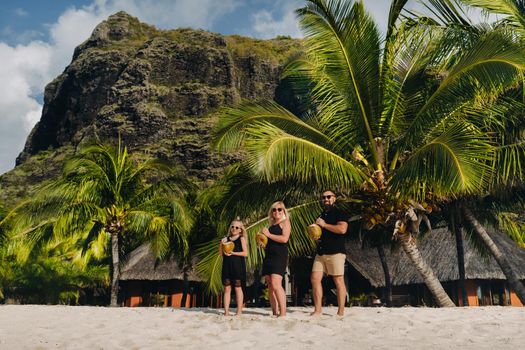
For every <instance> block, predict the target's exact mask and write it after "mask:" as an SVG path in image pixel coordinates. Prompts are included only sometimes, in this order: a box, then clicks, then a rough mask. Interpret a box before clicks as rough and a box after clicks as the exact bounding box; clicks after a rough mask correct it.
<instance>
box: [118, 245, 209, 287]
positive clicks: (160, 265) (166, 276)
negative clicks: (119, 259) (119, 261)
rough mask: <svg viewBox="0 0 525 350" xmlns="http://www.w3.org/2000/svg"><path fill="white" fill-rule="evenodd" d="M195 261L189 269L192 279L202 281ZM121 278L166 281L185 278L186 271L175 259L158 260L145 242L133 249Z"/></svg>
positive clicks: (190, 278)
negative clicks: (195, 268)
mask: <svg viewBox="0 0 525 350" xmlns="http://www.w3.org/2000/svg"><path fill="white" fill-rule="evenodd" d="M194 267H195V263H193V264H192V267H191V269H190V270H189V275H188V278H189V280H190V281H198V282H201V281H202V279H201V278H200V277H199V276H197V274H196V273H195V271H194ZM120 279H121V280H143V281H165V280H183V279H184V273H183V271H182V269H181V268H180V266H179V262H178V261H177V260H175V259H169V260H163V261H158V260H157V259H156V258H155V255H154V254H153V252H152V251H151V249H150V246H149V244H143V245H141V246H140V247H138V248H137V249H135V250H134V251H132V252H131V253H130V255H129V257H128V259H127V261H126V263H125V264H124V267H123V268H122V270H121V275H120Z"/></svg>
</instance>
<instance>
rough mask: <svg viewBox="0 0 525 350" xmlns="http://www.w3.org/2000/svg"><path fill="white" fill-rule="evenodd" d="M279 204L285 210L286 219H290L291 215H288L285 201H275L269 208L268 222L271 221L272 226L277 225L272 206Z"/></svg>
mask: <svg viewBox="0 0 525 350" xmlns="http://www.w3.org/2000/svg"><path fill="white" fill-rule="evenodd" d="M277 204H278V205H279V206H280V207H281V208H283V210H284V219H285V220H288V219H289V218H290V215H288V210H287V209H286V206H285V205H284V203H283V202H282V201H277V202H274V203H273V204H272V205H270V209H268V222H269V223H270V226H271V225H275V220H274V219H273V215H272V208H273V207H274V206H275V205H277Z"/></svg>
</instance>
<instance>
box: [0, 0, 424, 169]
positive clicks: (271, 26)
mask: <svg viewBox="0 0 525 350" xmlns="http://www.w3.org/2000/svg"><path fill="white" fill-rule="evenodd" d="M389 3H390V1H389V0H364V4H365V7H367V9H368V10H369V11H370V12H371V13H372V15H373V16H374V17H375V18H376V20H377V22H378V23H379V25H380V26H385V23H386V19H387V15H388V8H389ZM302 4H303V0H18V1H8V0H1V1H0V81H1V82H2V83H1V84H0V174H2V173H4V172H6V171H8V170H10V169H12V168H13V167H14V165H15V159H16V157H17V156H18V154H19V153H20V151H21V150H22V149H23V147H24V144H25V141H26V138H27V136H28V135H29V132H30V131H31V129H32V128H33V126H34V125H35V124H36V123H37V122H38V121H39V120H40V116H41V113H42V107H43V92H44V87H45V85H46V84H47V83H49V82H50V81H52V80H53V79H54V78H55V77H56V76H58V75H59V74H60V73H61V72H62V71H63V70H64V68H65V67H66V66H67V65H68V64H69V63H70V61H71V57H72V54H73V50H74V48H75V47H76V46H77V45H79V44H80V43H82V42H83V41H84V40H86V39H87V38H88V37H89V36H90V34H91V32H92V31H93V29H94V28H95V26H96V25H97V24H98V23H100V22H101V21H103V20H104V19H106V18H107V17H108V16H109V15H111V14H113V13H115V12H118V11H120V10H124V11H126V12H128V13H130V14H131V15H133V16H136V17H138V18H139V19H140V20H141V21H143V22H146V23H149V24H153V25H155V26H157V27H158V28H161V29H167V28H178V27H192V28H201V29H206V30H210V31H213V32H218V33H222V34H241V35H246V36H251V37H256V38H262V39H267V38H273V37H275V36H277V35H290V36H292V37H301V36H302V35H301V32H300V30H299V28H298V26H297V21H296V18H295V15H294V10H295V9H296V8H298V7H301V5H302ZM410 6H412V8H416V9H417V8H418V6H420V5H417V4H415V3H414V1H410V2H409V8H410Z"/></svg>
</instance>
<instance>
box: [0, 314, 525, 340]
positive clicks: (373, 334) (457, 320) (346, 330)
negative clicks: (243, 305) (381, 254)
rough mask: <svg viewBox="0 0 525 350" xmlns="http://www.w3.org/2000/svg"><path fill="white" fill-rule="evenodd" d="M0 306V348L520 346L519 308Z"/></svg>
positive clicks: (523, 319)
mask: <svg viewBox="0 0 525 350" xmlns="http://www.w3.org/2000/svg"><path fill="white" fill-rule="evenodd" d="M245 311H246V312H245V314H244V315H243V316H241V317H234V316H231V317H224V316H222V315H220V310H216V309H189V310H180V309H171V308H106V307H71V306H42V305H27V306H18V305H16V306H15V305H4V306H0V349H175V348H182V349H198V348H200V349H210V348H213V349H262V348H272V349H285V348H286V349H320V350H328V349H340V348H342V347H344V348H345V349H456V348H460V349H462V350H463V349H498V350H501V349H522V348H523V347H524V344H525V332H524V325H525V308H513V307H476V308H456V309H433V308H410V307H407V308H395V309H387V308H359V307H353V308H349V309H347V311H346V312H347V315H346V316H345V317H344V318H343V319H337V318H335V317H334V316H333V315H335V311H336V310H335V308H326V309H325V310H324V315H323V316H321V317H317V318H310V317H309V315H308V313H309V312H310V311H311V309H307V308H293V307H292V308H290V310H289V315H288V316H287V317H286V318H283V319H279V318H273V317H270V316H269V313H268V310H264V309H246V310H245Z"/></svg>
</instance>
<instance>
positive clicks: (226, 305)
mask: <svg viewBox="0 0 525 350" xmlns="http://www.w3.org/2000/svg"><path fill="white" fill-rule="evenodd" d="M231 292H232V287H231V286H224V316H229V315H230V300H231Z"/></svg>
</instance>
